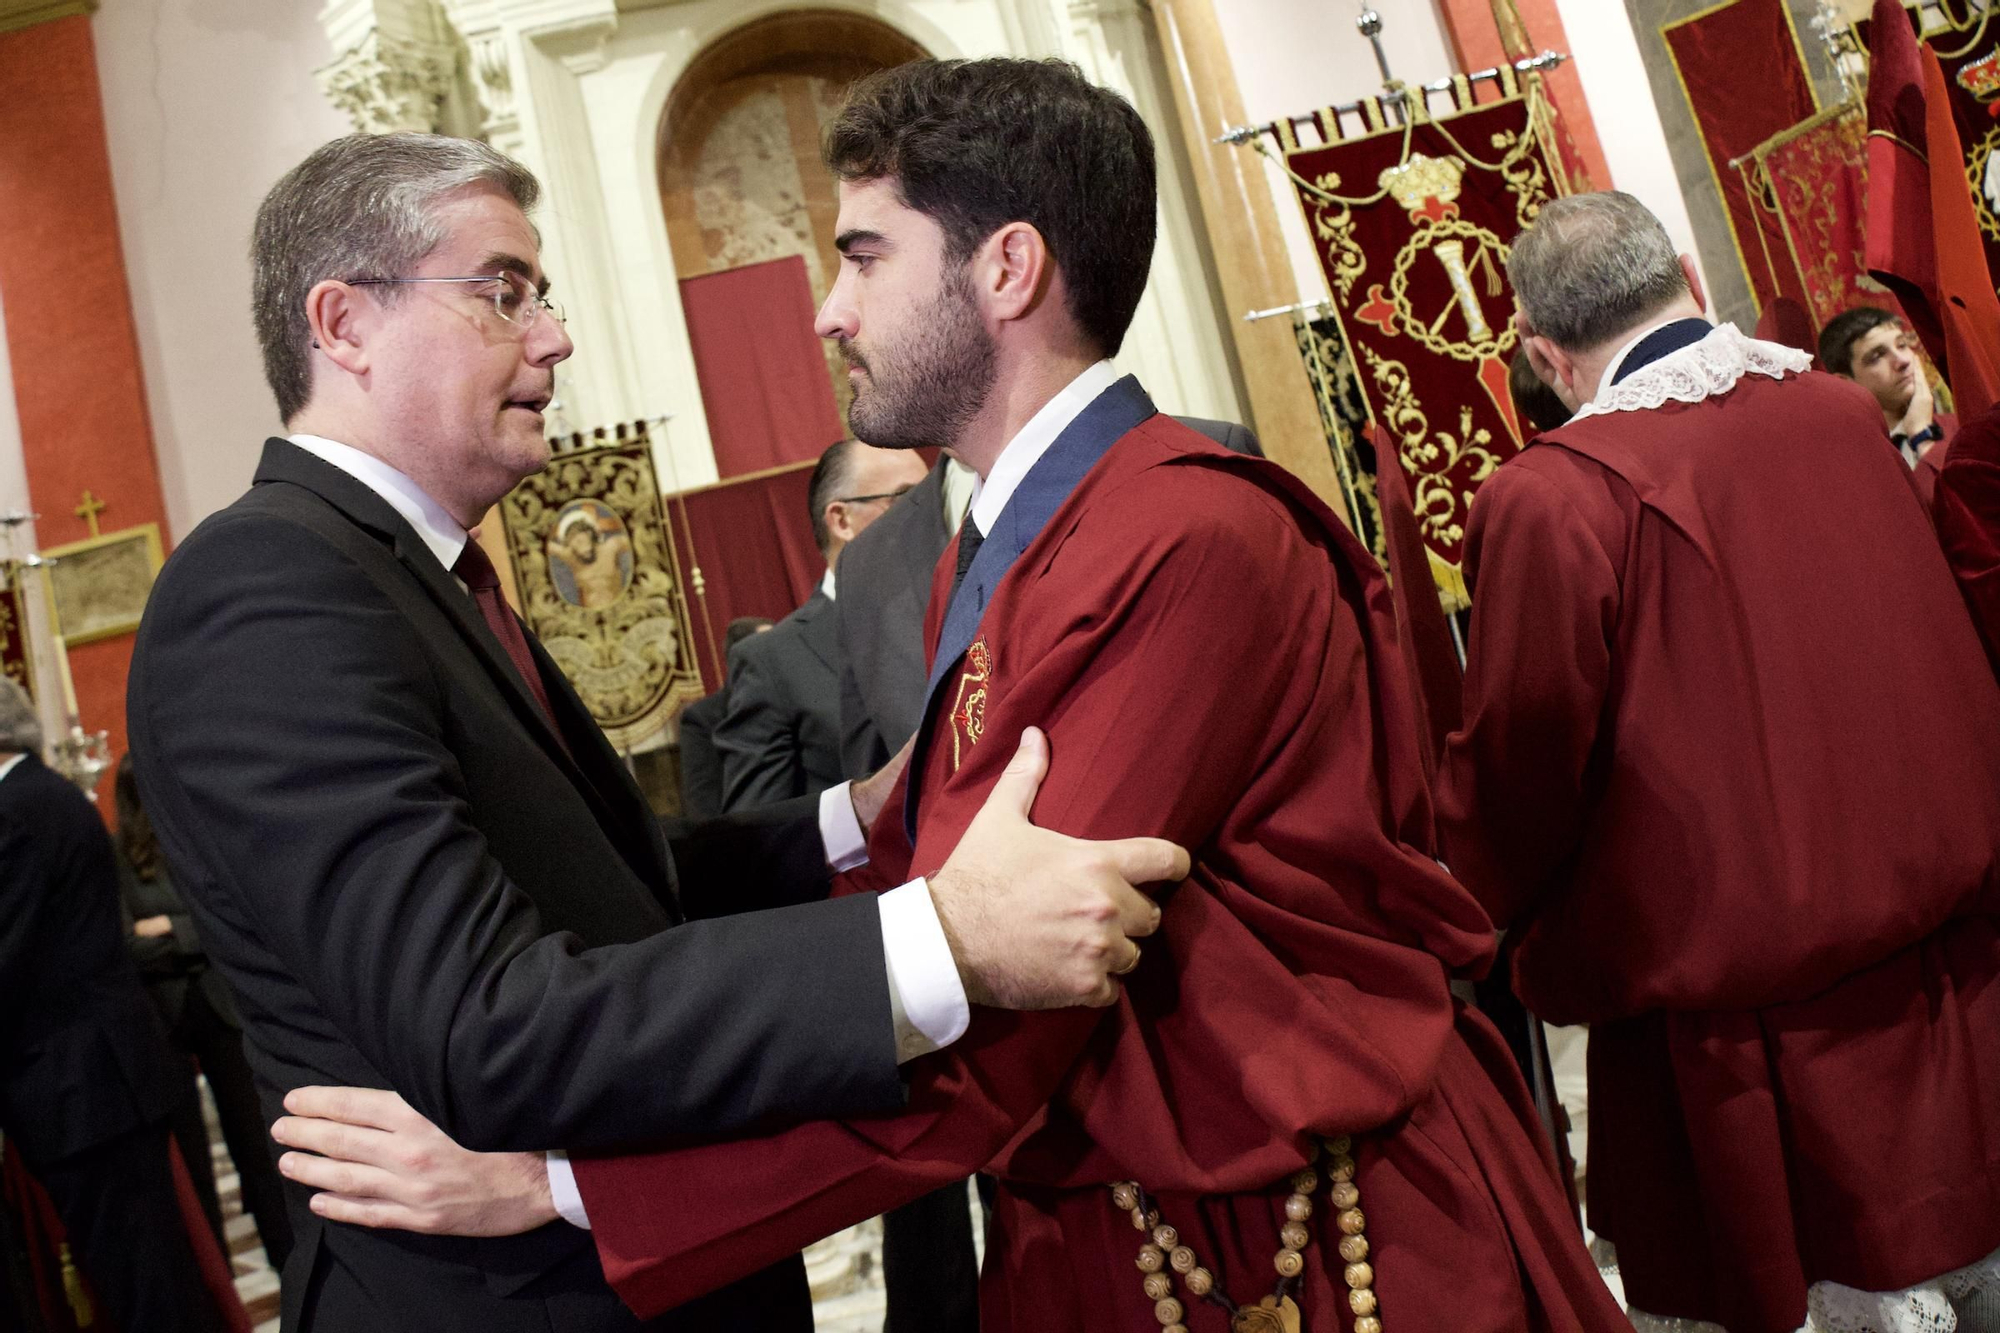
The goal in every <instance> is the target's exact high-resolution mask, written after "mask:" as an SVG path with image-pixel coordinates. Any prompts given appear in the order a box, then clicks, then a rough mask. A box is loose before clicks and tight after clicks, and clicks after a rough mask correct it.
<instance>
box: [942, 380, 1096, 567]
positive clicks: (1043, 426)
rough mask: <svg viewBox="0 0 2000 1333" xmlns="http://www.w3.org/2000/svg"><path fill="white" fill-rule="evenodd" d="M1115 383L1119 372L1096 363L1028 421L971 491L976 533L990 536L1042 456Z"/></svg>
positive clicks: (1008, 442) (972, 513) (1043, 405)
mask: <svg viewBox="0 0 2000 1333" xmlns="http://www.w3.org/2000/svg"><path fill="white" fill-rule="evenodd" d="M1117 382H1118V372H1117V371H1116V370H1114V369H1112V366H1111V363H1110V362H1109V361H1099V362H1098V363H1097V364H1096V365H1094V366H1090V367H1089V368H1087V369H1086V370H1085V371H1084V372H1083V373H1082V374H1081V375H1078V376H1077V377H1076V378H1075V379H1073V380H1071V381H1070V382H1069V383H1068V384H1067V385H1065V386H1064V387H1063V390H1062V392H1060V393H1058V394H1057V395H1056V396H1055V397H1053V398H1051V399H1049V401H1048V402H1046V403H1044V404H1042V410H1041V411H1039V412H1037V413H1035V415H1033V416H1032V417H1029V418H1028V424H1027V425H1025V426H1023V427H1021V429H1020V430H1019V431H1018V432H1016V433H1015V435H1014V438H1013V439H1011V440H1009V441H1007V445H1006V447H1005V448H1003V449H1002V450H1001V451H1000V457H999V458H997V459H995V460H994V461H993V469H992V471H990V472H988V473H987V474H986V476H985V477H984V478H982V479H981V480H979V481H977V482H975V483H974V484H973V488H972V508H971V510H970V513H971V515H972V521H973V522H974V523H977V524H978V525H979V531H980V532H981V533H982V534H984V533H989V532H991V531H993V525H994V524H995V523H997V522H999V520H1000V515H1001V514H1002V513H1004V512H1005V511H1006V508H1007V502H1008V501H1009V500H1011V499H1013V498H1014V491H1015V490H1016V488H1018V487H1019V486H1020V484H1021V481H1022V479H1023V478H1025V477H1026V476H1027V475H1028V473H1029V472H1030V471H1031V470H1033V468H1034V466H1035V464H1037V463H1039V462H1041V461H1042V455H1043V454H1045V453H1047V452H1048V451H1049V446H1050V445H1052V444H1054V443H1055V442H1056V436H1058V435H1060V434H1062V433H1063V431H1064V430H1066V429H1067V428H1068V427H1069V423H1070V422H1072V421H1075V420H1076V419H1077V417H1079V416H1081V415H1082V413H1083V409H1084V408H1086V407H1089V406H1090V405H1091V403H1093V402H1095V401H1096V399H1097V395H1099V394H1101V393H1103V392H1104V391H1105V390H1106V389H1108V388H1110V387H1111V386H1112V385H1113V384H1116V383H1117Z"/></svg>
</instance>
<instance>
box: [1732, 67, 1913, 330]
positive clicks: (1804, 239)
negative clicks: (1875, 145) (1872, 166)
mask: <svg viewBox="0 0 2000 1333" xmlns="http://www.w3.org/2000/svg"><path fill="white" fill-rule="evenodd" d="M1740 168H1741V172H1742V176H1743V182H1744V185H1745V187H1746V189H1748V190H1749V191H1750V192H1751V194H1752V195H1753V197H1756V198H1757V199H1758V201H1759V206H1760V208H1762V209H1764V210H1766V211H1769V212H1770V213H1772V214H1773V215H1774V216H1775V217H1776V218H1777V222H1778V228H1779V233H1780V238H1781V240H1782V243H1783V249H1782V250H1781V251H1779V252H1778V253H1777V254H1776V255H1774V256H1773V258H1774V260H1775V262H1776V263H1777V264H1779V265H1780V266H1782V267H1783V268H1784V269H1786V270H1787V272H1788V274H1795V275H1796V282H1797V285H1798V289H1799V293H1800V302H1799V303H1800V305H1801V307H1802V308H1803V309H1804V310H1805V312H1806V315H1807V317H1808V318H1809V319H1810V320H1811V322H1812V327H1813V330H1814V331H1815V333H1816V332H1817V331H1818V330H1819V329H1821V328H1822V327H1824V326H1825V324H1826V322H1827V321H1828V320H1829V319H1832V318H1833V317H1834V316H1835V315H1837V314H1839V313H1840V312H1841V311H1843V310H1849V309H1852V308H1853V307H1855V306H1858V305H1872V306H1879V307H1881V308H1882V309H1884V310H1892V311H1895V312H1896V313H1897V314H1899V315H1900V314H1901V313H1902V309H1901V307H1900V306H1899V305H1898V304H1897V302H1896V298H1895V297H1894V296H1892V295H1890V293H1889V292H1888V290H1887V289H1885V288H1884V287H1883V286H1882V284H1881V283H1879V282H1876V281H1875V280H1874V279H1872V278H1870V277H1869V276H1868V260H1867V253H1866V251H1867V222H1868V117H1867V114H1866V113H1865V112H1864V111H1863V109H1862V108H1861V107H1860V106H1859V105H1858V104H1856V103H1853V102H1843V103H1842V104H1841V105H1839V106H1836V107H1829V108H1828V109H1827V110H1825V111H1822V112H1820V113H1819V114H1817V115H1815V116H1812V117H1810V118H1808V119H1807V120H1804V121H1802V122H1800V123H1799V124H1797V125H1794V126H1792V127H1791V128H1790V129H1788V130H1783V131H1781V132H1779V133H1778V134H1776V135H1773V136H1772V137H1771V138H1770V139H1767V140H1765V141H1764V142H1763V143H1761V144H1759V145H1758V146H1757V147H1756V148H1755V149H1753V150H1751V153H1750V155H1749V156H1748V157H1747V158H1745V159H1743V160H1742V162H1741V163H1740ZM1808 350H1810V349H1808Z"/></svg>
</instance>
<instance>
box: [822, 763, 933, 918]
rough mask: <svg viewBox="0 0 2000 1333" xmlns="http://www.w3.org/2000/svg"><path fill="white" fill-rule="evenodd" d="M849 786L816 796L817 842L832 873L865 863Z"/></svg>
mask: <svg viewBox="0 0 2000 1333" xmlns="http://www.w3.org/2000/svg"><path fill="white" fill-rule="evenodd" d="M853 785H854V784H853V783H850V782H843V783H841V784H840V785H839V786H838V787H828V788H827V789H826V790H825V791H823V792H821V793H820V794H819V839H820V841H821V842H823V843H825V844H826V863H827V864H828V865H830V866H832V867H833V869H834V872H835V873H836V874H837V873H839V872H840V871H842V870H852V869H854V867H856V866H865V865H867V864H868V833H867V831H866V830H865V829H863V828H862V827H861V817H860V816H859V815H857V814H855V813H854V798H853V797H851V796H849V795H848V794H847V789H848V788H849V787H851V786H853ZM932 915H933V916H935V915H936V913H935V912H933V913H932Z"/></svg>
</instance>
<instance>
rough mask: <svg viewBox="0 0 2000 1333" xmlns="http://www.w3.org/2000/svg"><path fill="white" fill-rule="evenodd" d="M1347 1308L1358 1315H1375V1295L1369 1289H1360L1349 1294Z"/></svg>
mask: <svg viewBox="0 0 2000 1333" xmlns="http://www.w3.org/2000/svg"><path fill="white" fill-rule="evenodd" d="M1347 1308H1348V1309H1350V1310H1352V1311H1354V1313H1355V1314H1357V1315H1372V1314H1374V1313H1375V1293H1374V1292H1373V1291H1371V1290H1369V1289H1368V1288H1367V1287H1358V1288H1356V1289H1355V1290H1353V1291H1350V1292H1348V1293H1347Z"/></svg>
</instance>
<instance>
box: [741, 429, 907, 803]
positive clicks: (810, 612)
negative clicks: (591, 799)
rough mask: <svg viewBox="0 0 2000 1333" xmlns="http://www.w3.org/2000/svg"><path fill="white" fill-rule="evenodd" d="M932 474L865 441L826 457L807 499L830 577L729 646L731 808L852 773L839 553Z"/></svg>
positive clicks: (805, 791) (812, 788)
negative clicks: (846, 765)
mask: <svg viewBox="0 0 2000 1333" xmlns="http://www.w3.org/2000/svg"><path fill="white" fill-rule="evenodd" d="M924 475H925V474H924V464H923V460H922V459H921V458H919V457H918V456H917V455H915V454H913V453H910V452H909V451H908V450H898V449H876V448H872V447H870V446H868V445H865V444H862V443H861V442H859V441H858V440H841V441H838V442H837V443H835V444H833V445H831V446H829V447H828V448H827V450H826V452H825V453H823V454H821V455H820V458H819V465H818V466H817V467H815V468H814V469H813V475H812V483H811V485H810V486H809V487H808V488H807V492H806V494H807V502H806V503H807V507H808V510H809V512H810V514H811V517H812V527H813V540H814V542H816V543H817V544H818V546H819V551H820V554H821V555H822V556H824V557H825V558H826V575H825V577H823V578H822V579H821V580H820V585H819V588H818V589H817V590H816V591H815V592H814V593H813V595H812V596H811V597H810V598H808V599H807V600H806V603H805V605H803V606H801V607H800V608H799V609H798V610H796V611H794V612H792V613H791V614H790V615H788V616H786V617H785V618H784V619H783V620H781V621H779V622H778V625H777V628H775V629H773V630H772V631H771V632H770V633H769V634H763V635H759V636H758V637H756V638H754V639H750V640H748V641H746V642H744V643H741V644H739V645H737V646H736V647H735V648H733V649H731V650H730V653H729V711H728V714H727V715H726V716H725V717H724V718H723V722H722V725H721V726H720V727H717V728H716V731H715V748H716V750H717V751H718V752H719V753H720V754H721V756H722V808H723V809H724V810H753V809H755V808H757V807H758V806H762V805H770V804H771V803H773V802H775V801H784V800H789V799H791V798H792V797H795V796H810V795H813V794H816V793H818V792H821V791H824V790H825V789H826V788H828V787H831V786H833V785H834V784H835V783H837V782H839V781H841V779H842V778H844V777H848V776H850V775H849V774H847V773H845V772H843V770H842V765H841V744H840V671H841V665H840V656H841V654H840V634H839V630H838V628H837V627H836V625H835V620H836V619H837V617H836V616H835V615H834V606H835V602H836V599H837V598H838V595H839V585H838V583H837V582H836V580H837V578H838V570H839V568H840V562H841V554H842V552H843V551H844V550H845V548H846V546H847V544H848V543H849V542H851V541H853V540H854V539H855V538H856V537H858V536H860V535H861V533H862V532H863V531H864V530H866V529H867V527H868V526H869V525H870V524H871V523H873V522H874V521H875V520H876V519H877V518H878V517H880V516H881V514H882V513H883V511H885V510H886V509H888V508H889V506H890V505H891V504H893V503H894V502H895V501H896V500H897V499H899V498H901V497H902V495H903V494H904V493H905V492H906V491H909V490H910V489H912V488H913V487H915V486H916V485H917V484H918V483H920V482H922V481H923V480H924ZM887 758H888V756H886V755H885V756H883V760H884V762H887ZM880 766H881V765H879V764H878V765H876V767H878V768H879V767H880ZM870 771H873V770H870Z"/></svg>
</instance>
